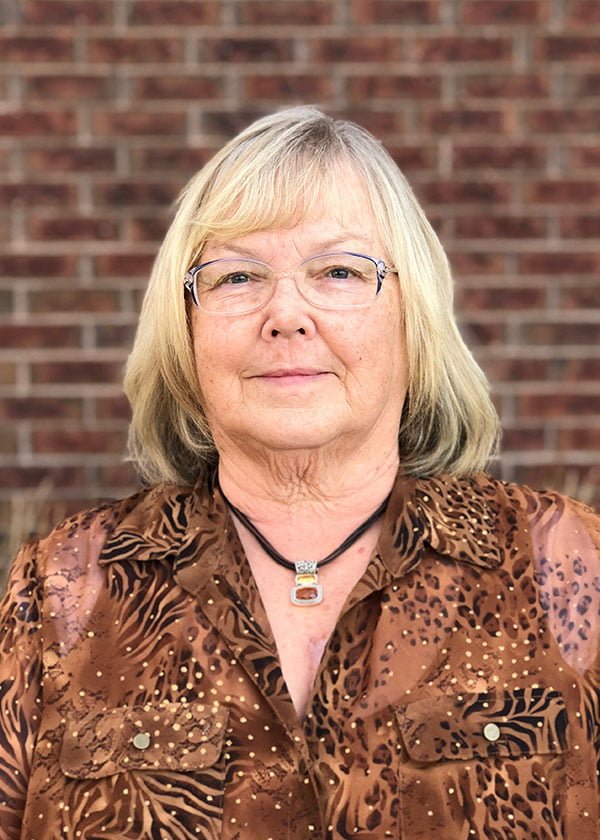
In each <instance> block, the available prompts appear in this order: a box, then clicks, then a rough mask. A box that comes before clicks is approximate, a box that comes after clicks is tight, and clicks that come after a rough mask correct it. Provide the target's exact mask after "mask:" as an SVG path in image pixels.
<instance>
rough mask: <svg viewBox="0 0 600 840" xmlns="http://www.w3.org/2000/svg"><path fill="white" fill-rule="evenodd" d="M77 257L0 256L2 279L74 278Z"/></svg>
mask: <svg viewBox="0 0 600 840" xmlns="http://www.w3.org/2000/svg"><path fill="white" fill-rule="evenodd" d="M75 267H76V257H75V255H74V254H69V255H68V256H67V255H65V256H60V257H59V256H53V255H48V256H29V255H25V254H23V255H21V254H19V255H16V254H15V255H8V254H7V255H5V256H1V255H0V276H1V277H6V278H8V277H35V278H40V279H42V280H43V279H46V278H48V277H72V276H74V274H75Z"/></svg>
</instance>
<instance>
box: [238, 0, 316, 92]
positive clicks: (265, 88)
mask: <svg viewBox="0 0 600 840" xmlns="http://www.w3.org/2000/svg"><path fill="white" fill-rule="evenodd" d="M270 5H272V4H270ZM331 81H332V80H331V78H327V77H325V76H309V75H307V74H298V75H293V76H292V75H284V74H280V73H278V74H277V75H271V74H269V75H268V76H246V77H245V78H244V79H243V80H242V86H243V90H244V97H245V98H246V97H247V98H248V99H249V100H256V99H273V100H283V101H285V100H286V99H300V100H303V101H312V100H316V99H327V98H329V97H330V96H331V94H332V85H331Z"/></svg>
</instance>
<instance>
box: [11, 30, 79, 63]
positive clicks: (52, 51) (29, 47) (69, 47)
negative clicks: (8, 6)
mask: <svg viewBox="0 0 600 840" xmlns="http://www.w3.org/2000/svg"><path fill="white" fill-rule="evenodd" d="M0 55H1V56H2V61H3V62H4V63H8V62H17V61H23V62H26V63H27V64H31V63H32V62H35V61H48V62H52V61H73V59H74V52H73V38H72V37H66V36H63V35H61V36H48V35H43V36H42V35H39V36H38V35H36V36H33V35H17V36H12V37H11V36H10V35H0Z"/></svg>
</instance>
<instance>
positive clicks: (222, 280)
mask: <svg viewBox="0 0 600 840" xmlns="http://www.w3.org/2000/svg"><path fill="white" fill-rule="evenodd" d="M255 279H256V278H255V277H253V275H252V274H249V273H248V272H247V271H232V272H231V273H230V274H222V275H221V276H220V277H219V279H218V280H217V282H216V283H215V285H216V286H241V285H244V284H246V283H250V282H252V280H255Z"/></svg>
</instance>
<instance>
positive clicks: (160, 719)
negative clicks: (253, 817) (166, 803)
mask: <svg viewBox="0 0 600 840" xmlns="http://www.w3.org/2000/svg"><path fill="white" fill-rule="evenodd" d="M226 728H227V710H226V709H223V708H221V707H219V706H210V705H203V704H199V703H186V704H182V703H163V704H160V705H157V706H151V705H147V706H131V707H122V706H119V707H116V708H113V709H104V710H95V711H91V712H78V711H74V712H72V713H71V714H70V715H68V717H67V725H66V729H65V733H64V737H63V742H62V748H61V754H60V765H61V769H62V771H63V773H64V774H65V775H66V776H68V777H70V778H73V779H81V778H85V779H102V778H105V777H107V776H112V775H114V774H115V773H123V772H127V771H132V770H172V771H175V772H186V771H187V772H190V771H194V770H202V769H204V768H209V767H212V766H214V765H215V764H216V763H217V762H218V760H219V758H220V756H221V753H222V750H223V740H224V735H225V730H226Z"/></svg>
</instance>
